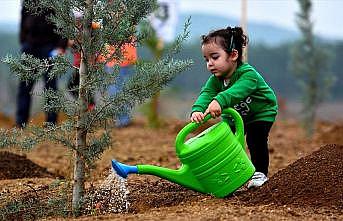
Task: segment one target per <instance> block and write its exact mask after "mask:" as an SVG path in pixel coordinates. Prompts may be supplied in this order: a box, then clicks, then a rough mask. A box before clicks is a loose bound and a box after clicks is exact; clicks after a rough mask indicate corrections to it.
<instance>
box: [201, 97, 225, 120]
mask: <svg viewBox="0 0 343 221" xmlns="http://www.w3.org/2000/svg"><path fill="white" fill-rule="evenodd" d="M208 113H209V114H211V116H212V117H213V118H216V117H220V115H221V114H222V108H221V107H220V104H219V103H218V101H216V100H213V101H212V102H211V103H210V104H209V105H208V107H207V110H206V111H205V113H204V115H205V116H206V115H207V114H208Z"/></svg>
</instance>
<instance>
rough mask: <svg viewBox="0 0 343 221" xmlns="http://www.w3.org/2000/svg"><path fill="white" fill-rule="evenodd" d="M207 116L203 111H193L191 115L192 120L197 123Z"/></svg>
mask: <svg viewBox="0 0 343 221" xmlns="http://www.w3.org/2000/svg"><path fill="white" fill-rule="evenodd" d="M204 118H205V115H204V114H203V113H202V112H193V113H192V115H191V121H192V122H196V123H201V122H202V121H203V120H204Z"/></svg>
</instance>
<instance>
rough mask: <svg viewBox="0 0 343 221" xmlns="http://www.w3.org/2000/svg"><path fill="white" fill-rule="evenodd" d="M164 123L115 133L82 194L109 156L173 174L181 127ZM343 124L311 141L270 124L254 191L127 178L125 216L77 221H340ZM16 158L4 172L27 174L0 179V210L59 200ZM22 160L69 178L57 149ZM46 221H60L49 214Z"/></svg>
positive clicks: (96, 181)
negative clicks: (266, 162) (264, 175)
mask: <svg viewBox="0 0 343 221" xmlns="http://www.w3.org/2000/svg"><path fill="white" fill-rule="evenodd" d="M168 122H169V123H167V124H165V125H164V127H163V128H161V129H158V130H155V129H151V128H147V127H146V126H145V122H144V121H143V120H139V119H138V120H135V122H134V124H132V125H131V126H130V127H127V128H122V129H117V130H114V131H113V148H110V149H109V150H107V151H106V152H105V153H104V154H103V155H102V157H101V159H100V160H99V161H98V162H97V167H96V169H95V170H92V171H91V172H90V174H89V177H88V178H87V183H86V187H87V189H90V186H93V188H94V187H95V188H97V187H98V186H99V185H100V184H101V183H102V182H103V181H104V180H105V178H106V177H107V176H108V173H109V170H110V160H111V159H112V158H115V159H117V160H119V161H121V162H124V163H127V164H142V163H143V164H154V165H159V166H163V167H168V168H172V169H175V168H177V167H178V166H179V161H178V159H177V157H176V155H175V151H174V140H175V137H176V134H177V132H178V131H179V130H180V128H182V127H183V125H184V124H185V122H181V121H175V120H169V121H168ZM342 125H343V123H341V124H340V123H335V124H330V123H318V125H317V133H316V134H315V136H314V138H313V139H306V138H305V137H304V133H303V130H302V129H301V128H300V126H299V124H298V123H297V122H295V121H293V120H283V121H278V122H276V124H275V125H274V127H273V129H272V132H271V134H270V174H271V177H270V180H269V182H268V183H267V184H266V185H264V186H263V187H261V188H260V189H257V190H247V189H246V188H241V189H240V190H238V191H237V192H236V193H235V194H233V196H230V197H226V198H224V199H217V198H214V197H212V196H209V195H205V194H200V193H197V192H195V191H192V190H188V189H186V188H184V187H182V186H179V185H177V184H174V183H171V182H169V181H166V180H162V179H160V178H157V177H154V176H147V175H131V176H129V178H128V180H127V181H128V185H127V186H128V189H129V191H130V194H129V201H130V207H129V211H128V212H127V213H123V214H104V215H99V214H96V213H95V214H93V215H84V216H81V217H79V218H77V219H76V220H94V219H101V220H123V219H124V220H161V219H162V220H333V219H334V220H342V219H343V214H342V208H343V206H342V199H343V196H342V192H343V185H342V177H343V174H342V171H343V170H342V169H343V168H342V163H341V162H343V161H342V160H343V153H342V145H339V144H341V143H340V142H341V141H340V140H339V139H341V136H342V133H341V131H340V130H339V129H337V128H342ZM336 140H337V141H338V142H336ZM331 143H336V144H331ZM328 144H330V145H328ZM0 153H2V152H0ZM6 154H8V153H6ZM14 156H15V157H14V158H11V159H13V163H10V164H13V167H11V168H14V169H13V170H12V169H9V170H10V171H11V173H18V172H20V171H26V173H25V175H24V177H25V178H20V179H13V178H12V177H7V180H0V208H1V206H4V205H5V204H6V203H9V202H8V201H6V199H14V198H15V199H16V200H18V199H20V200H25V199H30V200H31V201H32V202H33V204H34V203H36V205H37V206H35V207H34V208H36V209H37V207H41V208H44V206H42V205H40V204H39V201H37V199H46V198H50V197H52V196H53V195H54V196H58V195H59V192H58V191H56V190H54V191H52V190H51V188H47V187H48V186H50V185H49V184H50V183H52V182H54V179H52V178H29V177H31V176H29V175H30V174H32V173H31V172H28V170H18V169H17V165H18V163H14V161H16V162H18V161H17V160H18V159H21V156H20V155H14ZM25 159H26V160H27V161H30V162H31V163H33V164H34V165H35V166H38V165H39V167H43V168H46V170H47V171H49V172H48V173H46V175H43V177H51V174H58V175H59V176H64V177H71V174H72V166H71V165H72V162H71V153H70V152H68V151H66V150H65V149H64V148H63V147H61V146H58V145H54V144H52V143H49V142H47V143H44V144H41V145H39V146H38V147H37V148H35V149H34V150H33V151H31V152H29V153H27V158H25ZM0 160H3V159H2V158H1V159H0ZM0 163H1V162H0ZM19 164H20V163H19ZM0 166H1V167H0V168H1V169H2V167H3V166H2V164H0ZM8 168H10V167H9V166H8ZM39 177H41V176H39ZM68 188H70V187H68ZM9 196H10V197H9ZM25 197H26V198H25ZM30 200H29V201H30ZM26 201H27V200H26ZM31 211H33V210H31ZM33 214H34V213H33ZM0 217H1V216H0ZM7 218H11V217H7ZM12 218H13V219H18V218H23V217H22V216H21V217H18V216H17V217H12ZM0 219H1V218H0ZM52 219H53V220H56V219H61V220H62V219H64V218H63V216H56V215H55V216H53V217H52ZM66 219H68V220H69V219H71V218H70V217H68V218H66Z"/></svg>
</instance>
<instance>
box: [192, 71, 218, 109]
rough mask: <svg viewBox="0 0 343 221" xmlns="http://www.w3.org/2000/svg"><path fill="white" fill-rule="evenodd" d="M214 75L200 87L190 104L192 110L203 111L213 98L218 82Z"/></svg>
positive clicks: (216, 92)
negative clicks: (195, 97)
mask: <svg viewBox="0 0 343 221" xmlns="http://www.w3.org/2000/svg"><path fill="white" fill-rule="evenodd" d="M216 81H217V79H215V78H214V76H211V77H210V78H209V79H208V80H207V82H206V84H205V86H204V87H203V88H202V89H201V91H200V95H199V97H198V98H197V100H196V101H195V103H194V104H193V106H192V112H195V111H199V112H205V110H206V108H207V106H208V105H209V104H210V103H211V101H212V100H213V98H214V97H215V96H216V95H217V94H218V82H216Z"/></svg>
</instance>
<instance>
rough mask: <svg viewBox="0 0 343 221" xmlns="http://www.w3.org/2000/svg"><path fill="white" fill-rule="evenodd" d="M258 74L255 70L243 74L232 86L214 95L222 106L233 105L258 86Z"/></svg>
mask: <svg viewBox="0 0 343 221" xmlns="http://www.w3.org/2000/svg"><path fill="white" fill-rule="evenodd" d="M257 82H258V79H257V76H256V75H255V74H254V73H253V72H248V73H245V74H243V75H242V76H241V77H240V79H238V80H237V81H236V82H235V83H234V84H233V85H232V86H231V87H229V88H228V89H226V90H225V91H222V92H220V93H218V94H217V96H215V97H214V99H215V100H217V101H218V103H219V104H220V106H221V108H222V109H224V108H227V107H233V106H234V105H235V104H238V103H239V102H240V101H241V100H243V99H244V98H246V97H247V96H249V94H251V93H253V92H254V91H255V90H256V88H257Z"/></svg>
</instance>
